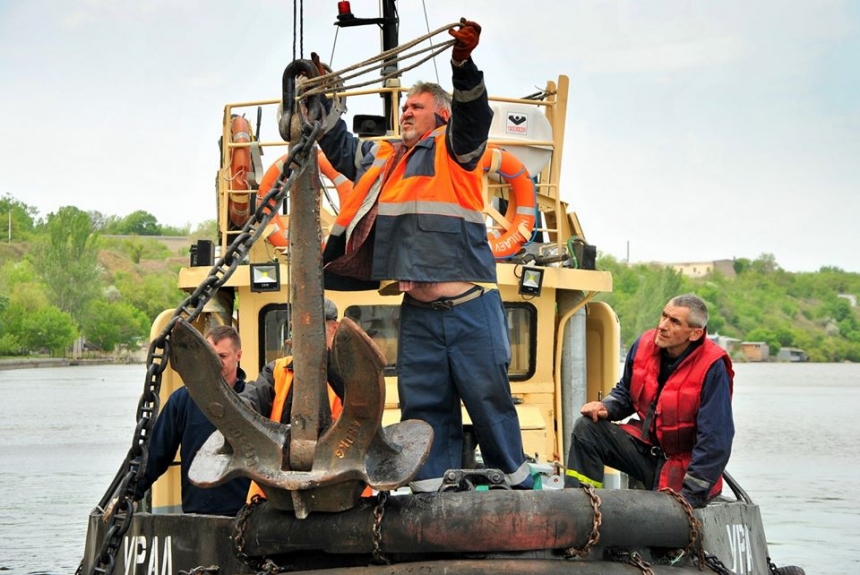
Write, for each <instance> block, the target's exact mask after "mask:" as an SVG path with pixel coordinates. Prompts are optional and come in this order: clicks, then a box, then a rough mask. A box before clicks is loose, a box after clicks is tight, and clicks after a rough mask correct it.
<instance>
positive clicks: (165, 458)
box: [135, 388, 191, 499]
mask: <svg viewBox="0 0 860 575" xmlns="http://www.w3.org/2000/svg"><path fill="white" fill-rule="evenodd" d="M188 401H191V396H190V395H189V394H188V391H187V390H186V389H185V388H180V389H178V390H177V391H175V392H174V393H173V394H172V395H171V396H170V397H169V398H168V399H167V401H166V402H165V403H164V409H162V410H161V413H159V414H158V417H157V418H156V419H155V423H154V424H153V427H152V437H151V438H150V440H149V458H148V459H147V463H146V471H145V472H144V475H143V477H142V478H141V481H140V483H138V484H137V490H136V491H135V499H142V498H143V495H144V494H145V493H146V490H147V489H149V488H150V487H152V484H153V483H155V482H156V481H157V480H158V478H159V477H161V476H162V475H163V474H164V472H165V471H167V469H168V467H170V464H171V463H173V460H174V459H176V451H177V450H178V449H179V444H180V443H181V442H182V433H183V431H184V430H185V424H186V419H187V417H186V415H187V413H188V410H187V409H186V405H185V404H186V403H187V402H188Z"/></svg>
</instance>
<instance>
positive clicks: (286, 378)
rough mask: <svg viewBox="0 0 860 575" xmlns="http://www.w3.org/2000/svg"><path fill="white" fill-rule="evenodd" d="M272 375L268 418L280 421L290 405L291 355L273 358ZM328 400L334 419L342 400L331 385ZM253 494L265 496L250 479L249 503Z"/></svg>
mask: <svg viewBox="0 0 860 575" xmlns="http://www.w3.org/2000/svg"><path fill="white" fill-rule="evenodd" d="M272 375H273V376H274V379H275V399H274V400H273V402H272V412H271V413H270V414H269V419H271V420H272V421H281V419H282V418H283V416H284V407H285V406H286V405H287V403H289V404H290V405H292V399H291V396H290V391H292V387H293V358H292V356H287V357H282V358H280V359H277V360H275V364H274V366H273V367H272ZM288 400H289V401H288ZM328 402H329V406H330V407H331V418H332V420H335V419H337V418H338V417H340V414H341V412H342V411H343V402H342V401H341V399H340V398H339V397H338V396H337V394H336V393H335V391H334V389H332V387H331V385H329V386H328ZM255 495H259V496H261V497H266V494H265V492H264V491H263V489H262V488H261V487H260V486H259V485H257V482H256V481H252V482H251V487H250V489H249V490H248V502H249V503H250V501H251V499H252V498H253V497H254V496H255Z"/></svg>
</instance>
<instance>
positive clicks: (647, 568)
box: [625, 551, 654, 575]
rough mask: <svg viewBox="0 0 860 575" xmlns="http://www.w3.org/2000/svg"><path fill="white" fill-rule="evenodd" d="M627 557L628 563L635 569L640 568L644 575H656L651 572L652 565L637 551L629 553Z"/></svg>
mask: <svg viewBox="0 0 860 575" xmlns="http://www.w3.org/2000/svg"><path fill="white" fill-rule="evenodd" d="M625 555H626V559H627V560H626V563H629V564H630V565H633V566H634V567H638V568H639V570H640V571H641V572H642V575H654V571H652V570H651V564H650V563H648V562H647V561H645V560H644V559H642V556H641V555H639V553H637V552H636V551H633V552H632V553H627V554H625Z"/></svg>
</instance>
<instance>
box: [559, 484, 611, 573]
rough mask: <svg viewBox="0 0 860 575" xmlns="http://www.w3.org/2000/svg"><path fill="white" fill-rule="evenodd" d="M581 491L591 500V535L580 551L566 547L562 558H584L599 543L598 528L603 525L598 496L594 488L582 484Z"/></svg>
mask: <svg viewBox="0 0 860 575" xmlns="http://www.w3.org/2000/svg"><path fill="white" fill-rule="evenodd" d="M582 490H583V491H584V492H585V494H586V495H588V497H589V498H590V499H591V509H592V510H593V511H594V519H593V522H592V525H591V533H590V534H589V536H588V540H587V541H586V542H585V545H583V546H582V548H581V549H577V548H576V547H568V548H567V549H565V550H564V556H565V557H566V558H568V559H571V558H573V557H585V556H586V555H588V554H589V553H591V549H592V548H593V547H594V546H595V545H597V543H598V542H599V541H600V526H601V525H602V524H603V514H602V513H601V512H600V503H601V501H600V496H599V495H598V494H597V491H595V490H594V487H592V486H591V485H588V484H586V483H583V484H582Z"/></svg>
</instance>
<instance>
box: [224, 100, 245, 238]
mask: <svg viewBox="0 0 860 575" xmlns="http://www.w3.org/2000/svg"><path fill="white" fill-rule="evenodd" d="M230 141H231V142H233V143H234V144H247V143H250V142H251V125H250V124H249V123H248V120H246V119H245V118H243V117H242V116H234V117H233V120H232V122H231V123H230ZM250 172H251V148H250V147H248V146H241V147H235V148H230V174H229V178H230V180H229V181H230V190H232V191H233V192H235V191H236V190H250V189H251V187H250V186H249V185H248V173H250ZM250 207H251V194H250V193H247V194H241V193H240V194H237V193H231V194H230V195H229V197H228V199H227V213H228V215H229V217H230V222H231V223H232V224H233V225H235V226H239V227H241V226H243V225H245V222H246V221H247V220H248V215H249V213H250Z"/></svg>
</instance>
